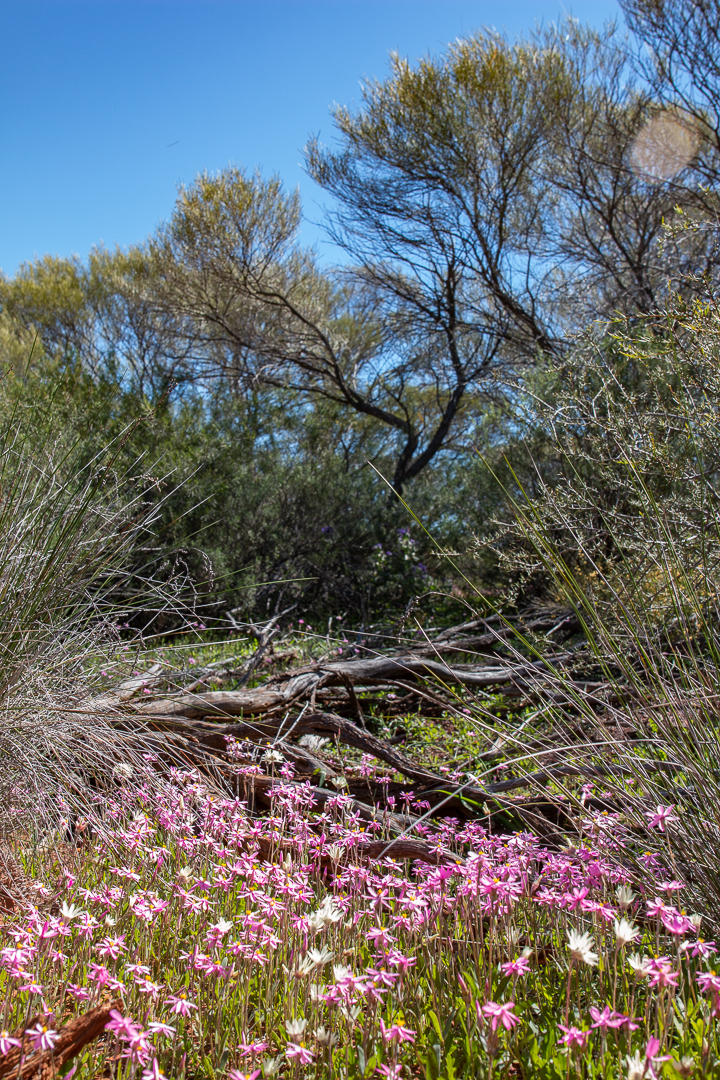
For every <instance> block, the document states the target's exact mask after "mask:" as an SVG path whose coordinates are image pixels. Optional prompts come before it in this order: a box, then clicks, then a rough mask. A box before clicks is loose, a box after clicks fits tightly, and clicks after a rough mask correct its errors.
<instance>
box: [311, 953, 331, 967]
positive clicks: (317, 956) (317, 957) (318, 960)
mask: <svg viewBox="0 0 720 1080" xmlns="http://www.w3.org/2000/svg"><path fill="white" fill-rule="evenodd" d="M332 958H333V953H332V950H331V949H308V953H307V959H309V960H312V964H313V967H325V965H326V964H329V963H330V961H331V960H332Z"/></svg>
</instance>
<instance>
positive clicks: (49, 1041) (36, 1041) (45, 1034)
mask: <svg viewBox="0 0 720 1080" xmlns="http://www.w3.org/2000/svg"><path fill="white" fill-rule="evenodd" d="M25 1034H26V1035H29V1036H30V1038H31V1040H32V1044H33V1046H34V1047H35V1049H36V1050H52V1048H53V1046H54V1045H55V1043H56V1042H57V1041H58V1039H59V1038H60V1036H59V1035H58V1033H57V1031H53V1030H52V1029H51V1028H48V1027H47V1026H46V1025H45V1024H37V1025H36V1027H34V1028H28V1030H27V1031H26V1032H25Z"/></svg>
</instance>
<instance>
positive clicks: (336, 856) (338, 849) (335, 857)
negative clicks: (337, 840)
mask: <svg viewBox="0 0 720 1080" xmlns="http://www.w3.org/2000/svg"><path fill="white" fill-rule="evenodd" d="M344 851H345V848H343V847H342V846H341V845H340V844H330V845H329V846H328V847H326V848H325V852H326V854H327V855H329V857H330V858H331V859H332V861H333V862H339V861H340V859H341V858H342V856H343V853H344Z"/></svg>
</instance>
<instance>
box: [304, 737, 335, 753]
mask: <svg viewBox="0 0 720 1080" xmlns="http://www.w3.org/2000/svg"><path fill="white" fill-rule="evenodd" d="M329 742H330V740H329V739H325V738H323V736H322V735H303V736H302V737H301V739H300V746H304V747H305V749H306V750H309V751H310V753H311V754H317V752H318V750H322V748H323V746H327V745H328V743H329Z"/></svg>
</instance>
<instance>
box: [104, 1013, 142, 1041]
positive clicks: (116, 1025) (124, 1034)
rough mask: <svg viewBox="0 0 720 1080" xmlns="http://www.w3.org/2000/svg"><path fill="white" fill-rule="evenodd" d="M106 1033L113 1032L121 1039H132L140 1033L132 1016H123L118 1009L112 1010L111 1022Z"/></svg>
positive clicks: (106, 1028)
mask: <svg viewBox="0 0 720 1080" xmlns="http://www.w3.org/2000/svg"><path fill="white" fill-rule="evenodd" d="M105 1030H106V1031H113V1032H114V1033H115V1034H116V1035H117V1037H118V1038H119V1039H132V1038H134V1037H135V1036H136V1035H137V1034H138V1032H139V1031H140V1026H139V1025H138V1024H136V1023H135V1021H134V1020H133V1018H132V1016H123V1015H122V1013H120V1012H118V1010H117V1009H111V1010H110V1020H109V1021H108V1023H107V1024H106V1025H105Z"/></svg>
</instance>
